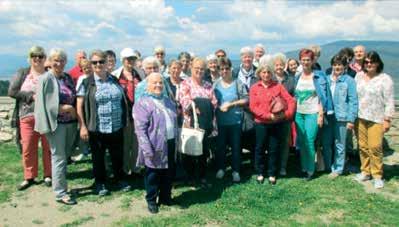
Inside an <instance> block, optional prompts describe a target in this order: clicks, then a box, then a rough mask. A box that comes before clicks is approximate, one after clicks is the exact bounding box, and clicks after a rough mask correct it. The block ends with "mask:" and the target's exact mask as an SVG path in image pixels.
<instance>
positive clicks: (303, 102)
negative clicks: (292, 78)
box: [295, 77, 319, 114]
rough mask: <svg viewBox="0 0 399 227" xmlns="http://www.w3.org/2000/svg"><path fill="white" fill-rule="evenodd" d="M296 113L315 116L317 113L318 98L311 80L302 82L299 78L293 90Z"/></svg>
mask: <svg viewBox="0 0 399 227" xmlns="http://www.w3.org/2000/svg"><path fill="white" fill-rule="evenodd" d="M295 97H296V99H297V112H298V113H301V114H315V113H318V112H319V97H318V96H317V93H316V87H315V86H314V82H313V80H304V79H302V78H301V77H300V78H299V80H298V84H297V86H296V89H295Z"/></svg>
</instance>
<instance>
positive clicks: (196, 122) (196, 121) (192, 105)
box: [191, 101, 199, 129]
mask: <svg viewBox="0 0 399 227" xmlns="http://www.w3.org/2000/svg"><path fill="white" fill-rule="evenodd" d="M191 107H192V108H193V117H194V128H195V129H197V128H199V124H198V117H197V111H195V102H194V101H191Z"/></svg>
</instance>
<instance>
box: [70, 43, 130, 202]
mask: <svg viewBox="0 0 399 227" xmlns="http://www.w3.org/2000/svg"><path fill="white" fill-rule="evenodd" d="M90 61H91V64H92V67H93V73H94V75H93V76H91V77H88V78H86V79H85V80H83V82H82V86H80V88H79V90H78V92H77V96H78V103H77V109H78V116H79V123H80V137H81V138H82V139H83V140H85V141H89V144H90V148H91V152H92V161H93V175H94V180H95V190H96V193H97V194H98V195H99V196H105V195H107V194H108V193H109V191H108V189H107V187H106V185H105V183H106V171H105V163H104V156H105V150H106V149H108V151H109V153H110V155H111V160H112V168H113V173H114V176H115V180H116V181H117V182H118V183H119V187H120V189H122V190H123V191H128V190H130V185H128V184H127V183H126V182H125V181H124V172H123V144H124V143H123V141H124V137H123V128H124V126H125V125H126V122H127V120H128V116H127V101H126V97H125V93H124V92H123V88H122V87H121V86H120V85H119V83H118V80H117V79H116V78H115V77H114V76H112V75H111V74H109V73H108V72H107V71H106V70H107V69H106V67H105V54H104V52H102V51H100V50H94V51H93V52H92V53H91V54H90Z"/></svg>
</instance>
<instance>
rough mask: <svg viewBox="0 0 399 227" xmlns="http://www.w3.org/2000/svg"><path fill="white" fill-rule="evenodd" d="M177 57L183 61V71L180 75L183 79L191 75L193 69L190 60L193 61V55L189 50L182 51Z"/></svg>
mask: <svg viewBox="0 0 399 227" xmlns="http://www.w3.org/2000/svg"><path fill="white" fill-rule="evenodd" d="M177 59H178V60H179V61H180V63H181V73H180V77H181V78H182V79H185V78H187V77H189V76H191V71H190V62H191V56H190V54H189V53H188V52H181V53H180V54H179V56H178V57H177Z"/></svg>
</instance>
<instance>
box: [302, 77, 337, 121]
mask: <svg viewBox="0 0 399 227" xmlns="http://www.w3.org/2000/svg"><path fill="white" fill-rule="evenodd" d="M301 75H302V74H298V75H297V76H295V88H296V86H297V85H298V81H299V78H300V77H301ZM313 83H314V86H315V88H316V94H317V96H318V97H319V99H320V103H321V105H322V107H323V112H324V113H325V114H327V115H330V114H332V113H333V112H334V108H333V101H332V97H331V91H330V85H329V83H328V81H327V77H326V74H324V72H323V71H321V70H314V71H313Z"/></svg>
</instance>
